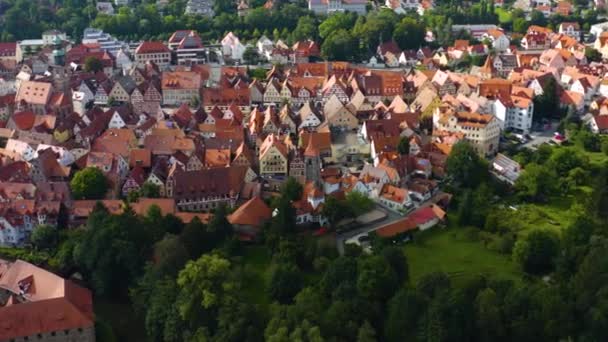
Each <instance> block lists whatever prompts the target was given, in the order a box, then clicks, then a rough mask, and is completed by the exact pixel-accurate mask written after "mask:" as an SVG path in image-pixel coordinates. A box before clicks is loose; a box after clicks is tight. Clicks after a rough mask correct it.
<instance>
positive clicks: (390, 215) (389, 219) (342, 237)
mask: <svg viewBox="0 0 608 342" xmlns="http://www.w3.org/2000/svg"><path fill="white" fill-rule="evenodd" d="M442 194H443V192H442V191H439V192H437V194H435V195H434V196H433V197H431V199H429V200H428V201H426V202H423V203H421V204H420V205H419V206H418V207H417V208H416V209H419V208H423V207H428V206H429V205H431V204H434V203H436V201H437V198H438V197H439V196H440V195H442ZM376 207H377V208H378V209H380V210H383V211H386V213H387V216H386V218H384V220H382V221H378V222H376V223H373V224H371V225H367V226H363V227H360V228H357V229H353V230H350V231H348V232H344V233H342V234H336V244H337V247H338V252H339V253H340V255H342V254H344V243H345V242H346V241H347V240H349V239H352V238H354V237H356V236H358V235H365V234H368V233H370V232H372V231H374V230H376V229H378V228H380V227H382V226H385V225H387V224H390V223H393V222H395V221H398V220H401V219H403V218H404V217H405V216H404V215H399V214H397V213H395V212H393V211H390V210H387V209H386V208H384V207H382V206H380V205H378V204H376ZM416 209H414V210H416ZM414 210H412V211H414Z"/></svg>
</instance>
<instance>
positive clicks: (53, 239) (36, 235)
mask: <svg viewBox="0 0 608 342" xmlns="http://www.w3.org/2000/svg"><path fill="white" fill-rule="evenodd" d="M30 241H31V243H32V244H33V245H34V247H36V249H39V250H55V248H56V247H57V244H58V243H59V232H58V231H57V228H55V227H52V226H50V225H48V224H42V225H39V226H36V228H34V231H33V232H32V235H31V236H30Z"/></svg>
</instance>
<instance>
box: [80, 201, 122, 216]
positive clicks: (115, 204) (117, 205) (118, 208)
mask: <svg viewBox="0 0 608 342" xmlns="http://www.w3.org/2000/svg"><path fill="white" fill-rule="evenodd" d="M97 202H101V204H103V206H104V207H106V209H108V211H109V212H110V214H113V215H118V214H121V213H122V212H123V209H124V207H123V202H122V201H121V200H101V201H97V200H78V201H74V203H73V204H72V208H70V209H71V213H72V215H74V216H76V217H89V215H91V212H93V209H94V208H95V204H97Z"/></svg>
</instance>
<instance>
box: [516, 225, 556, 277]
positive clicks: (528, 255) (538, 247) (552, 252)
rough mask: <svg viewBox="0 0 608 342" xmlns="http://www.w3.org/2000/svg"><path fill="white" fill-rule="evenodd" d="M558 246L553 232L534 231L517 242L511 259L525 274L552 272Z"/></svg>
mask: <svg viewBox="0 0 608 342" xmlns="http://www.w3.org/2000/svg"><path fill="white" fill-rule="evenodd" d="M559 244H560V241H559V237H558V236H557V235H556V234H555V233H554V232H552V231H548V230H534V231H532V232H530V233H529V234H528V235H527V236H525V237H523V238H520V239H518V240H517V242H516V243H515V247H514V248H513V258H514V259H515V260H516V261H517V262H518V263H519V264H520V265H521V267H522V269H523V270H524V271H525V272H527V273H531V274H544V273H547V272H550V271H552V270H553V268H554V265H555V260H556V257H557V255H558V252H559Z"/></svg>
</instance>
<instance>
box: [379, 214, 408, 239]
mask: <svg viewBox="0 0 608 342" xmlns="http://www.w3.org/2000/svg"><path fill="white" fill-rule="evenodd" d="M417 227H418V225H417V224H416V222H414V221H413V220H411V219H409V218H407V217H406V218H403V219H401V220H399V221H396V222H393V223H389V224H387V225H385V226H382V227H380V228H378V229H377V230H376V231H375V232H376V234H378V236H380V237H383V238H390V237H393V236H395V235H397V234H401V233H406V232H408V231H412V230H414V229H416V228H417Z"/></svg>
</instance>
